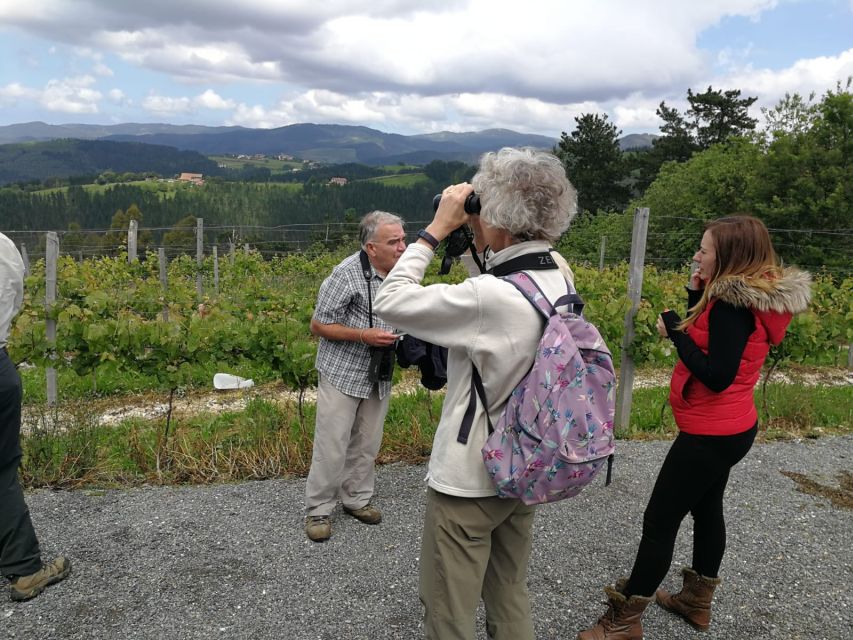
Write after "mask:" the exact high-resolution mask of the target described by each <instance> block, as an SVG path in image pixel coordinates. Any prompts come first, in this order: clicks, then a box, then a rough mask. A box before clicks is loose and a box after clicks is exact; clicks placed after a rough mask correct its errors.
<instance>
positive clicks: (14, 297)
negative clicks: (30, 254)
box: [0, 233, 24, 347]
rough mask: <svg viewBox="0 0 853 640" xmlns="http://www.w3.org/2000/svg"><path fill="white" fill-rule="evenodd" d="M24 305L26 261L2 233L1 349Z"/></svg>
mask: <svg viewBox="0 0 853 640" xmlns="http://www.w3.org/2000/svg"><path fill="white" fill-rule="evenodd" d="M23 304H24V261H23V259H22V258H21V254H20V253H18V248H17V247H16V246H15V243H14V242H12V241H11V240H10V239H9V238H8V237H7V236H5V235H3V234H2V233H0V347H5V346H6V341H7V340H8V339H9V328H10V326H11V325H12V320H13V319H14V317H15V316H16V315H18V311H20V310H21V306H22V305H23Z"/></svg>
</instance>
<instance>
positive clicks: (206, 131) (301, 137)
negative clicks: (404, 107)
mask: <svg viewBox="0 0 853 640" xmlns="http://www.w3.org/2000/svg"><path fill="white" fill-rule="evenodd" d="M652 137H653V136H651V135H650V134H633V135H628V136H625V137H624V138H623V140H625V141H629V140H630V144H627V145H623V148H637V147H643V146H650V145H651V141H650V140H651V138H652ZM67 138H70V139H83V140H108V141H114V142H141V143H145V144H156V145H164V146H169V147H175V148H177V149H179V150H182V151H195V152H197V153H201V154H205V155H221V154H246V155H253V154H266V155H275V154H281V153H283V154H289V155H293V156H296V157H299V158H302V159H305V160H313V161H316V162H324V163H329V164H338V163H343V162H359V163H363V164H374V165H375V164H392V163H397V162H405V161H408V162H415V163H420V162H419V160H420V159H426V162H429V161H430V160H436V159H438V160H458V161H462V162H468V163H471V164H474V163H476V162H477V159H478V158H479V156H480V155H482V154H483V153H485V152H487V151H495V150H497V149H499V148H501V147H504V146H531V147H536V148H540V149H551V148H553V147H554V146H555V145H556V144H557V143H558V139H556V138H550V137H548V136H542V135H538V134H526V133H519V132H516V131H512V130H510V129H500V128H493V129H484V130H482V131H467V132H452V131H441V132H435V133H426V134H416V135H403V134H397V133H385V132H383V131H379V130H377V129H372V128H370V127H365V126H356V125H342V124H314V123H296V124H291V125H286V126H283V127H276V128H273V129H251V128H247V127H239V126H221V127H210V126H206V125H172V124H166V123H122V124H115V125H89V124H62V125H51V124H46V123H44V122H39V121H34V122H26V123H19V124H12V125H3V126H0V144H20V143H27V142H40V141H49V140H57V139H67ZM427 158H428V159H427Z"/></svg>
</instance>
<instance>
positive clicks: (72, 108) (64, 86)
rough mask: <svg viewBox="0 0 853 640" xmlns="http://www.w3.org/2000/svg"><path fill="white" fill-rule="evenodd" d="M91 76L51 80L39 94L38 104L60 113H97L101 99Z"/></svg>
mask: <svg viewBox="0 0 853 640" xmlns="http://www.w3.org/2000/svg"><path fill="white" fill-rule="evenodd" d="M94 82H95V79H94V78H93V77H92V76H79V77H75V78H64V79H61V80H51V81H49V82H48V83H47V86H45V88H44V90H43V91H42V92H41V95H40V97H39V102H40V103H41V104H42V106H43V107H45V108H46V109H48V110H49V111H59V112H62V113H98V102H99V101H100V100H101V98H102V97H103V96H102V94H101V92H100V91H98V90H97V89H92V88H90V86H91V85H92V84H94Z"/></svg>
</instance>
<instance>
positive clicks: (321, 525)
mask: <svg viewBox="0 0 853 640" xmlns="http://www.w3.org/2000/svg"><path fill="white" fill-rule="evenodd" d="M305 535H307V536H308V539H309V540H311V541H312V542H325V541H326V540H328V539H329V538H331V537H332V519H331V518H330V517H329V516H308V517H307V518H305Z"/></svg>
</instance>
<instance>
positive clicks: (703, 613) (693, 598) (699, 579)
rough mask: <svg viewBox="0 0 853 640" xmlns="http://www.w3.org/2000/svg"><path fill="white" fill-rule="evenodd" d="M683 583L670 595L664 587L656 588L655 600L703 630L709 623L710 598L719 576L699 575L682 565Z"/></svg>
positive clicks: (717, 583) (718, 582)
mask: <svg viewBox="0 0 853 640" xmlns="http://www.w3.org/2000/svg"><path fill="white" fill-rule="evenodd" d="M681 572H682V573H683V574H684V584H683V586H682V587H681V591H680V592H678V593H676V594H674V595H670V594H669V593H668V592H667V591H665V590H664V589H658V590H657V594H656V595H657V601H658V604H659V605H660V606H662V607H663V608H664V609H667V610H669V611H672V612H673V613H675V614H678V615H680V616H681V617H682V618H684V619H685V620H687V622H689V623H690V624H691V625H693V627H694V628H696V629H698V630H699V631H705V630H707V629H708V627H709V626H710V624H711V600H712V598H713V597H714V589H716V588H717V585H719V584H720V579H719V578H706V577H705V576H700V575H699V574H698V573H696V572H695V571H694V570H693V569H689V568H687V567H684V568H683V569H682V570H681Z"/></svg>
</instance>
